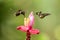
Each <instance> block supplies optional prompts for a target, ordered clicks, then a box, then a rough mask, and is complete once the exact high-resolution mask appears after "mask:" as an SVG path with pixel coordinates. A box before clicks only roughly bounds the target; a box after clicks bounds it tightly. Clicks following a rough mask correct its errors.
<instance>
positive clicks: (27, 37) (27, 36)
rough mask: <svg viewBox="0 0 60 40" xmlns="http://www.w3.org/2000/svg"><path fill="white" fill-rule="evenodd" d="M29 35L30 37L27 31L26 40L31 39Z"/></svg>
mask: <svg viewBox="0 0 60 40" xmlns="http://www.w3.org/2000/svg"><path fill="white" fill-rule="evenodd" d="M30 35H31V34H30V32H29V30H27V33H26V40H30V38H31V37H30Z"/></svg>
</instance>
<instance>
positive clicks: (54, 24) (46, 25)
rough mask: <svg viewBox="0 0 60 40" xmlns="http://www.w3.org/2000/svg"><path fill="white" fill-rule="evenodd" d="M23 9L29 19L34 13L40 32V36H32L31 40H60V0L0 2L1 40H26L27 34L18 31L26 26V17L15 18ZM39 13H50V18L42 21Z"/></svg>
mask: <svg viewBox="0 0 60 40" xmlns="http://www.w3.org/2000/svg"><path fill="white" fill-rule="evenodd" d="M19 9H22V10H24V11H25V12H26V17H28V15H29V13H30V12H31V11H33V12H34V16H35V24H34V26H33V27H34V28H37V29H39V30H40V34H39V35H31V40H60V0H0V40H25V38H26V33H24V32H22V31H18V30H16V27H17V26H19V25H24V22H23V21H24V20H23V19H24V17H23V15H20V16H18V17H16V16H15V13H16V11H17V10H19ZM37 11H42V12H43V13H50V14H51V15H50V16H47V17H45V18H44V19H40V18H39V17H38V16H36V15H35V13H36V12H37Z"/></svg>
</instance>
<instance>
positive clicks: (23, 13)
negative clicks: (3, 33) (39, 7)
mask: <svg viewBox="0 0 60 40" xmlns="http://www.w3.org/2000/svg"><path fill="white" fill-rule="evenodd" d="M20 14H22V15H23V16H25V12H24V11H22V10H18V11H17V12H16V14H15V15H16V16H19V15H20Z"/></svg>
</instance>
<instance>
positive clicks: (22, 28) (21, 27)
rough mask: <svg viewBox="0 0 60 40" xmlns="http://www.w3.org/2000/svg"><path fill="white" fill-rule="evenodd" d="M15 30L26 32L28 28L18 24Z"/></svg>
mask: <svg viewBox="0 0 60 40" xmlns="http://www.w3.org/2000/svg"><path fill="white" fill-rule="evenodd" d="M17 30H21V31H23V32H26V31H27V30H28V27H25V26H18V27H17Z"/></svg>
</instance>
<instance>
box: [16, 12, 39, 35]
mask: <svg viewBox="0 0 60 40" xmlns="http://www.w3.org/2000/svg"><path fill="white" fill-rule="evenodd" d="M33 24H34V16H33V12H31V13H30V15H29V17H28V18H24V26H18V27H17V30H21V31H23V32H27V30H29V32H30V34H39V30H38V29H34V28H33V27H32V26H33Z"/></svg>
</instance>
